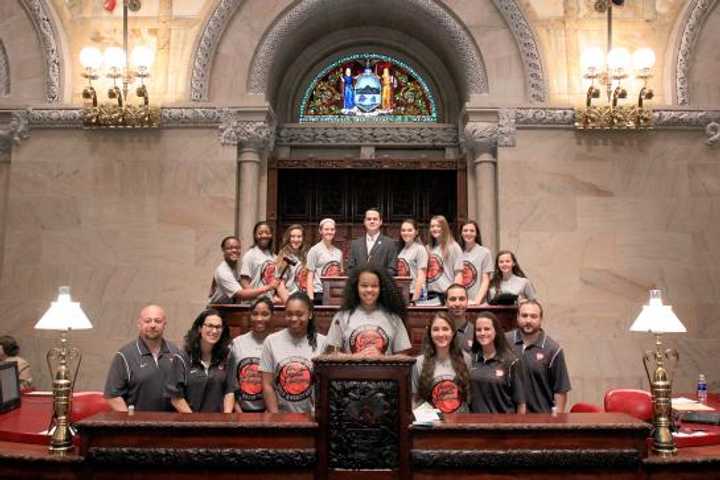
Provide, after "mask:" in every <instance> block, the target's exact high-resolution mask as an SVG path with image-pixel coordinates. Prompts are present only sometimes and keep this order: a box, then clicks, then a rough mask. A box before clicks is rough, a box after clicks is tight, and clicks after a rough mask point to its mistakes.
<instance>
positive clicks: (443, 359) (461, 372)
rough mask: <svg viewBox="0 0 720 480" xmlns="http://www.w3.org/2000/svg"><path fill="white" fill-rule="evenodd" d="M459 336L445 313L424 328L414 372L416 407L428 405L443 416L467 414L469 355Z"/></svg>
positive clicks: (439, 313) (436, 316)
mask: <svg viewBox="0 0 720 480" xmlns="http://www.w3.org/2000/svg"><path fill="white" fill-rule="evenodd" d="M456 333H457V331H456V329H455V325H454V323H453V322H452V320H450V317H448V315H447V314H446V313H445V312H438V313H437V314H436V315H435V316H434V317H433V319H432V320H431V321H430V322H429V323H428V324H427V325H426V326H425V335H424V337H423V353H422V355H420V356H418V357H417V360H416V362H415V366H414V367H413V370H412V387H413V401H414V404H415V405H418V404H420V403H422V402H428V403H430V404H431V405H432V406H433V407H435V408H437V409H438V410H440V411H441V412H443V413H455V412H467V411H468V398H469V395H470V374H469V373H468V372H469V366H470V355H468V354H467V353H464V352H462V351H461V350H460V348H459V347H458V345H457V344H456V342H455V335H456Z"/></svg>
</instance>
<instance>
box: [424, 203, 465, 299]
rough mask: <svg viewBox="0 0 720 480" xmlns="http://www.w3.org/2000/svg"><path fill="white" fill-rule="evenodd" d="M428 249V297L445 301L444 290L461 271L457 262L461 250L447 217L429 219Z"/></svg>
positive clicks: (439, 216) (460, 264)
mask: <svg viewBox="0 0 720 480" xmlns="http://www.w3.org/2000/svg"><path fill="white" fill-rule="evenodd" d="M428 250H429V251H430V257H429V259H428V266H427V288H428V297H429V298H433V297H437V298H440V301H441V303H445V291H446V290H447V288H448V287H449V286H450V285H451V284H452V283H454V282H455V276H456V274H458V273H462V263H460V262H459V260H460V256H461V255H462V250H461V249H460V245H458V243H457V242H456V241H455V237H453V234H452V232H451V231H450V225H449V224H448V221H447V219H446V218H445V217H444V216H442V215H435V216H434V217H432V218H431V219H430V245H428Z"/></svg>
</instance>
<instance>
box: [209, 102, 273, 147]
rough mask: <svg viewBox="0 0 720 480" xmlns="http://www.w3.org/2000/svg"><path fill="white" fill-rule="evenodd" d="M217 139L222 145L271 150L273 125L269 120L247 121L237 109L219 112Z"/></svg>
mask: <svg viewBox="0 0 720 480" xmlns="http://www.w3.org/2000/svg"><path fill="white" fill-rule="evenodd" d="M218 130H219V138H220V143H222V144H223V145H240V146H241V147H246V148H252V149H255V150H258V151H260V150H265V149H272V148H273V144H274V137H275V125H274V123H272V122H271V121H270V119H265V120H260V119H248V118H247V117H246V116H245V115H243V112H242V111H240V110H237V109H232V108H224V109H222V110H221V111H220V126H219V127H218Z"/></svg>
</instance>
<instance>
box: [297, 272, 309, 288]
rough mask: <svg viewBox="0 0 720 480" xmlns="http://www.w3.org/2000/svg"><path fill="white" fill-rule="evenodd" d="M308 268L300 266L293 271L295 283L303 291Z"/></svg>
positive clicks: (305, 285)
mask: <svg viewBox="0 0 720 480" xmlns="http://www.w3.org/2000/svg"><path fill="white" fill-rule="evenodd" d="M307 276H308V269H307V268H305V267H300V268H298V269H297V270H296V271H295V285H297V286H298V288H299V289H300V290H302V291H303V292H307Z"/></svg>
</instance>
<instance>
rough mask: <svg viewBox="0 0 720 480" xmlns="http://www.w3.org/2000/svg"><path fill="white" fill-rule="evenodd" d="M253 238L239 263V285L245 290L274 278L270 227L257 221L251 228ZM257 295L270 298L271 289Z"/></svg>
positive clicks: (264, 284) (262, 284)
mask: <svg viewBox="0 0 720 480" xmlns="http://www.w3.org/2000/svg"><path fill="white" fill-rule="evenodd" d="M253 238H254V240H255V243H254V244H253V246H252V248H251V249H250V250H248V251H247V252H245V255H243V257H242V263H241V265H240V285H241V286H242V288H243V289H245V290H247V289H257V288H260V287H264V286H266V285H270V284H271V283H273V279H274V278H275V255H273V253H272V245H273V231H272V228H271V227H270V225H269V224H267V223H265V222H258V223H257V224H255V228H253ZM259 296H260V297H263V296H266V297H268V298H270V297H272V291H268V292H267V293H265V294H263V295H259Z"/></svg>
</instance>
